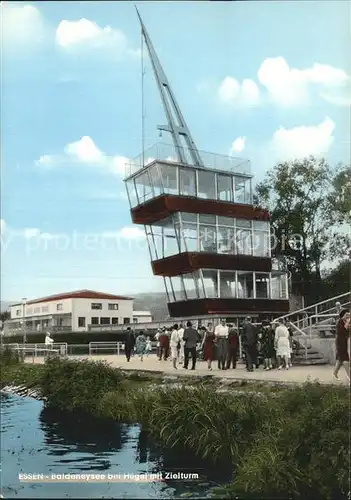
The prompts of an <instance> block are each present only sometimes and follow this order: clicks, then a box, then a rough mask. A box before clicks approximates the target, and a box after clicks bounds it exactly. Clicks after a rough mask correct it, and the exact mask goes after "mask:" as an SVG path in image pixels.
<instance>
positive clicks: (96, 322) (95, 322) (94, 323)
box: [91, 316, 99, 325]
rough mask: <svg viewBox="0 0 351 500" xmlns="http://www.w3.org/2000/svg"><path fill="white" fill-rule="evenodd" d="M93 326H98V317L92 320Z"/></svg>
mask: <svg viewBox="0 0 351 500" xmlns="http://www.w3.org/2000/svg"><path fill="white" fill-rule="evenodd" d="M91 324H92V325H98V324H99V318H98V317H96V316H95V317H93V318H91Z"/></svg>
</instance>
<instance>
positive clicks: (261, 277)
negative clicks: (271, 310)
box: [255, 273, 270, 299]
mask: <svg viewBox="0 0 351 500" xmlns="http://www.w3.org/2000/svg"><path fill="white" fill-rule="evenodd" d="M255 285H256V297H255V299H268V298H269V297H270V285H269V274H268V273H267V274H265V273H255Z"/></svg>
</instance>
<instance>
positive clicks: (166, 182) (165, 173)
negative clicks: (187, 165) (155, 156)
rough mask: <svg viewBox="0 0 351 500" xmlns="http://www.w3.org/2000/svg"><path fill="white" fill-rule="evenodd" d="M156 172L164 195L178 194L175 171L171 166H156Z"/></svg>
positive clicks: (176, 169) (175, 168) (174, 167)
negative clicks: (159, 177)
mask: <svg viewBox="0 0 351 500" xmlns="http://www.w3.org/2000/svg"><path fill="white" fill-rule="evenodd" d="M158 171H159V174H160V176H161V184H162V189H163V192H164V193H167V194H178V182H177V171H178V168H177V167H176V166H173V165H165V164H162V163H160V164H158Z"/></svg>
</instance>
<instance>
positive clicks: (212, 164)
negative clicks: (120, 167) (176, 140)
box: [125, 142, 251, 179]
mask: <svg viewBox="0 0 351 500" xmlns="http://www.w3.org/2000/svg"><path fill="white" fill-rule="evenodd" d="M180 149H181V150H182V152H183V153H184V156H185V158H186V161H187V164H188V165H194V162H193V160H192V157H191V154H190V149H189V148H184V147H181V148H180ZM197 152H198V153H199V155H200V157H201V159H202V162H203V165H204V167H206V168H209V169H213V170H222V171H224V172H232V173H237V174H244V175H250V174H251V163H250V160H247V159H244V158H236V157H234V156H226V155H221V154H216V153H209V152H207V151H197ZM178 156H179V155H178V152H177V150H176V148H175V146H174V145H173V144H166V143H162V142H159V143H156V144H154V145H153V146H151V147H150V148H148V149H146V150H145V151H144V153H142V154H140V155H139V156H137V157H136V158H134V159H132V160H129V161H128V162H126V164H125V178H126V179H127V178H128V177H130V176H132V175H134V174H136V173H137V172H139V170H142V169H143V168H144V167H145V166H146V165H149V164H151V163H152V162H153V161H155V160H160V161H167V162H169V163H176V164H177V165H181V163H180V162H179V161H178V159H177V158H178ZM194 166H195V165H194Z"/></svg>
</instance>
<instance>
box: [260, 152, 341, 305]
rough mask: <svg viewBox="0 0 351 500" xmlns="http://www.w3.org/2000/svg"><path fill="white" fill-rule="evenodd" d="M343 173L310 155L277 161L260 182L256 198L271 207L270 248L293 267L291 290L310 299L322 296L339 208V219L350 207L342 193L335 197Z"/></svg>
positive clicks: (288, 266)
mask: <svg viewBox="0 0 351 500" xmlns="http://www.w3.org/2000/svg"><path fill="white" fill-rule="evenodd" d="M338 176H339V177H338ZM340 176H341V174H340V171H339V172H336V171H335V170H334V169H333V168H331V167H330V165H329V164H328V163H327V162H326V161H325V160H324V159H320V160H318V159H316V158H314V157H312V156H311V157H309V158H304V159H302V160H294V161H291V162H284V163H279V164H277V165H276V166H275V167H273V168H272V169H271V170H270V171H268V173H267V175H266V178H265V180H264V181H263V182H261V183H260V184H258V185H257V187H256V194H255V202H256V203H257V204H259V205H263V206H265V207H266V208H268V209H269V210H270V212H271V224H272V229H273V233H274V237H273V240H272V242H273V248H272V254H273V256H274V257H277V258H278V259H280V260H284V262H285V264H286V267H287V269H288V270H289V271H290V272H291V274H292V285H293V290H292V291H293V293H298V294H301V295H303V296H304V297H306V298H307V299H310V300H311V301H312V300H318V298H319V290H320V285H321V281H322V276H321V266H322V263H323V262H324V261H325V260H326V259H327V257H328V256H329V254H330V250H329V245H328V242H329V241H331V238H332V235H333V232H334V231H335V223H336V220H337V216H336V213H339V220H340V219H341V215H340V211H342V213H344V212H345V210H347V208H348V204H347V201H345V199H344V197H343V196H339V197H338V198H337V200H338V203H337V204H335V203H334V201H335V198H334V199H333V192H334V193H335V191H336V190H337V191H338V192H340V182H342V180H343V179H344V177H342V176H341V177H340ZM342 192H344V191H342ZM334 205H335V206H334ZM338 211H339V212H338Z"/></svg>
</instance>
